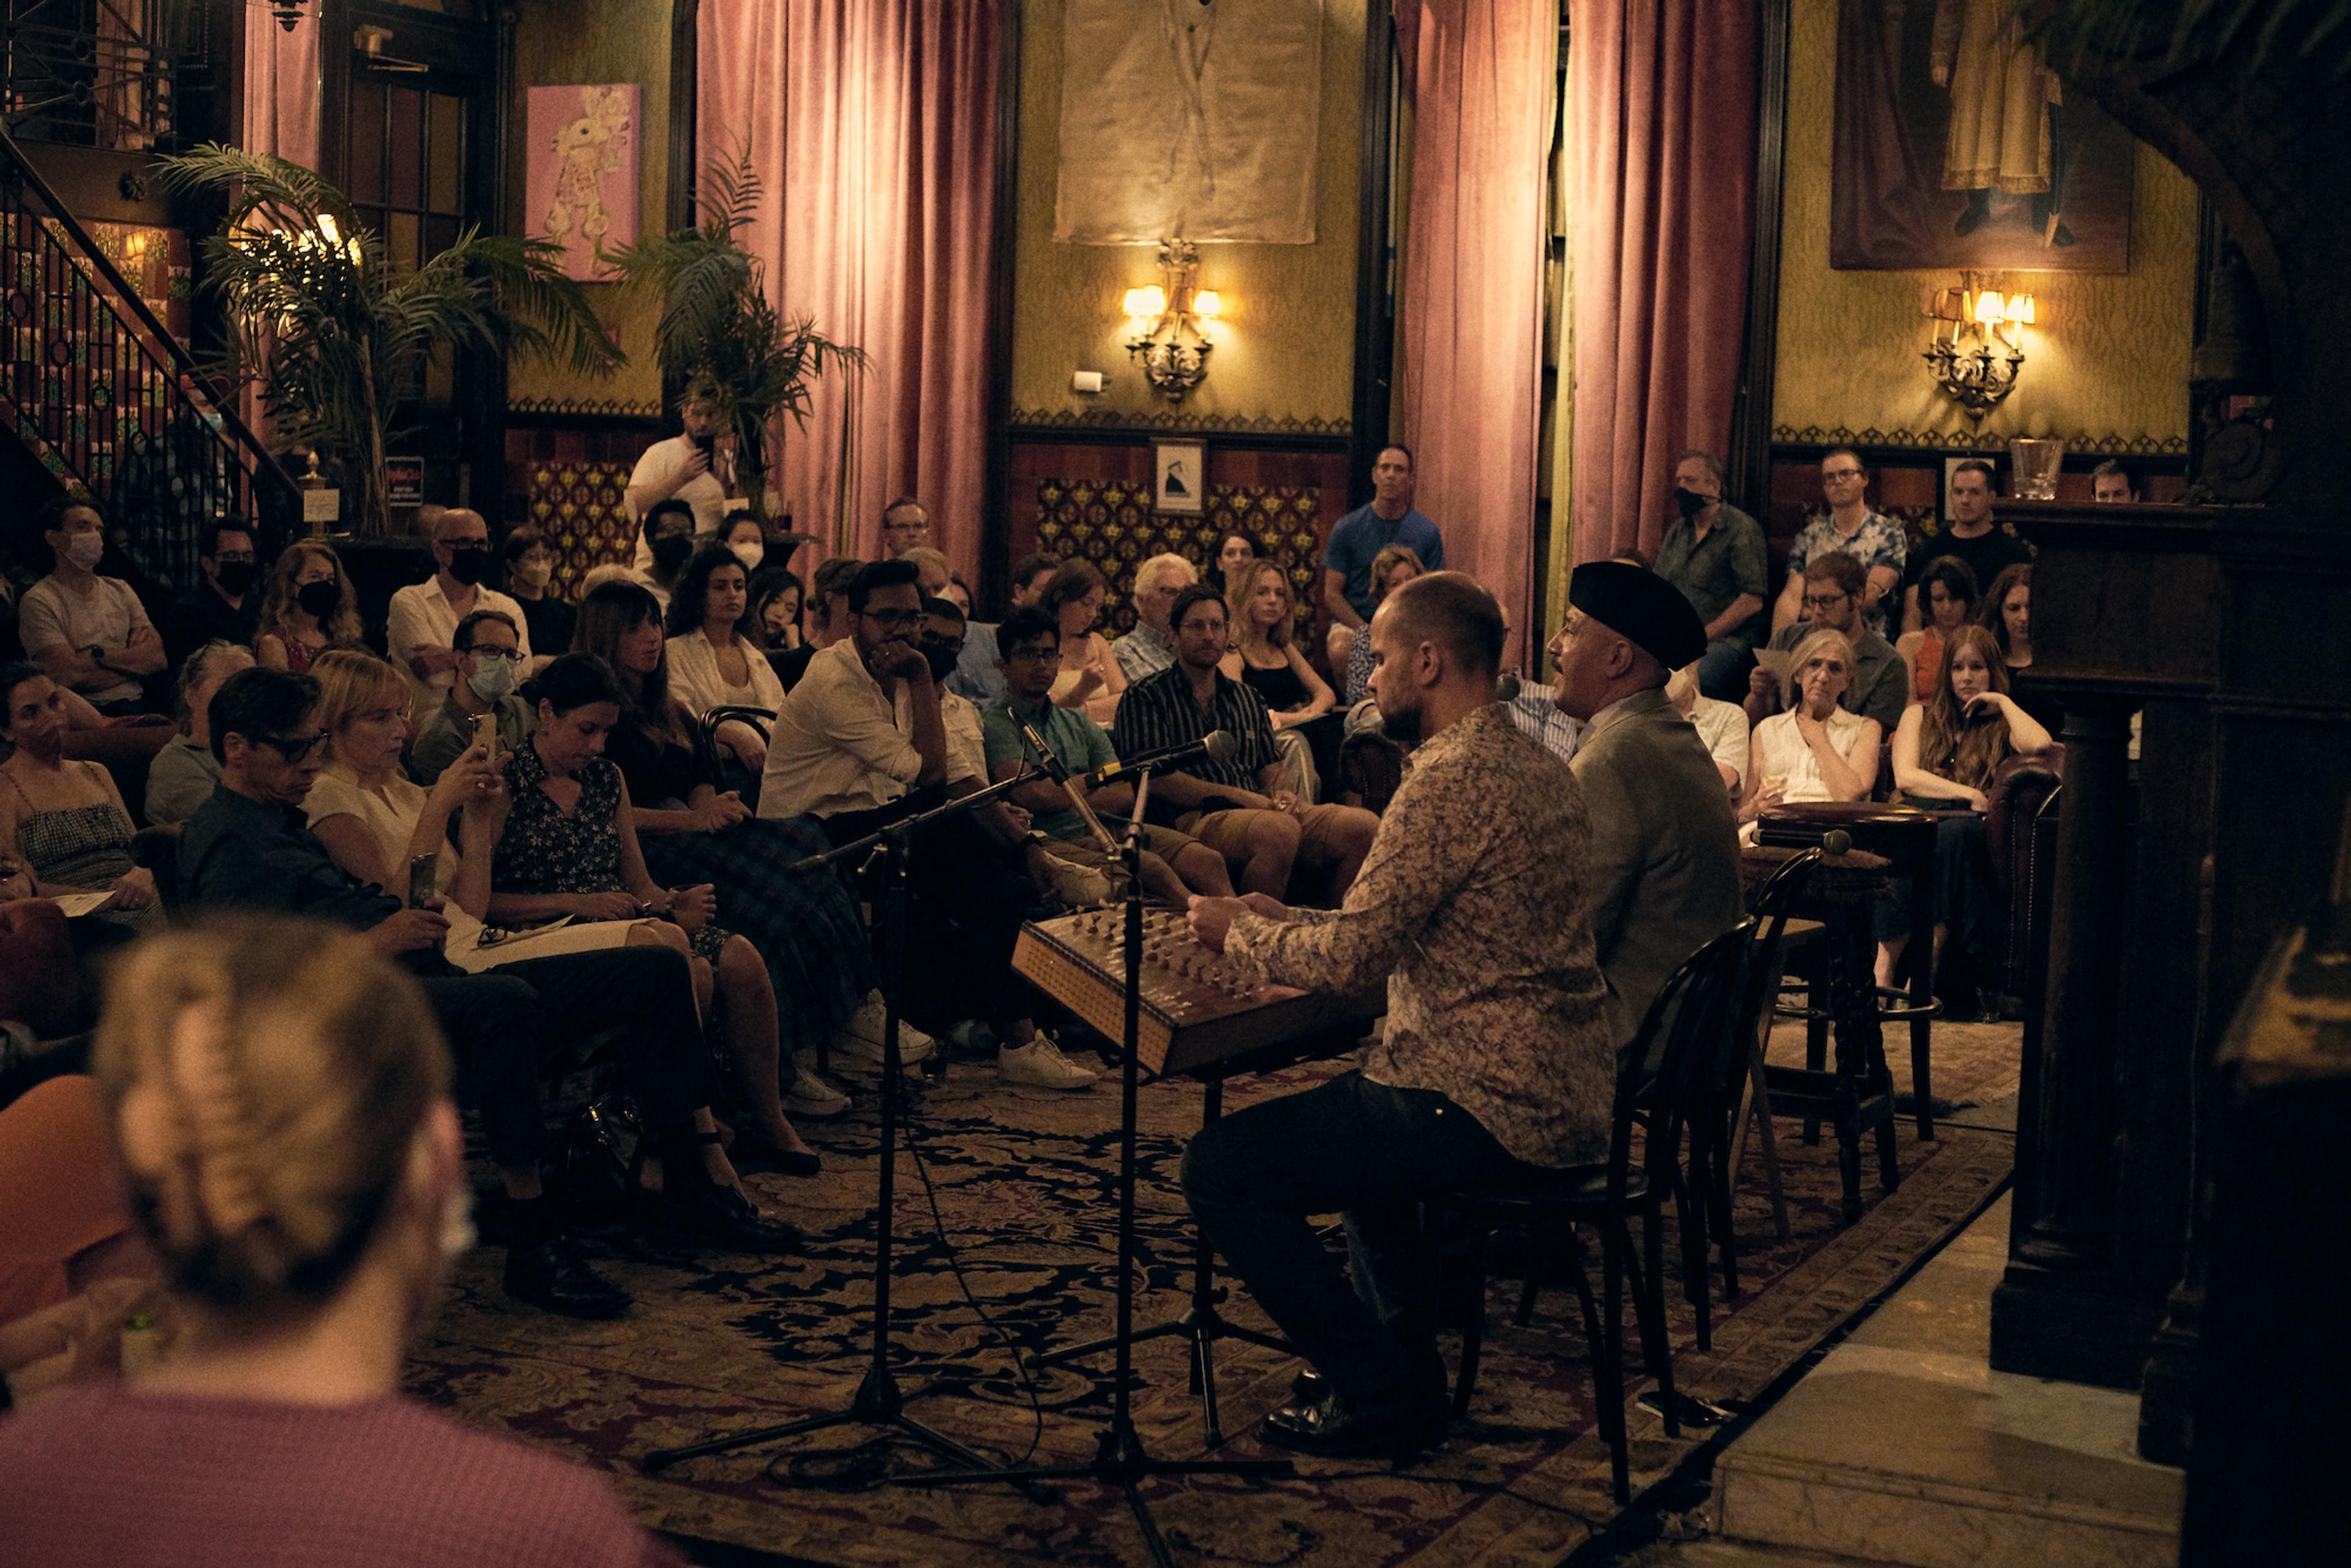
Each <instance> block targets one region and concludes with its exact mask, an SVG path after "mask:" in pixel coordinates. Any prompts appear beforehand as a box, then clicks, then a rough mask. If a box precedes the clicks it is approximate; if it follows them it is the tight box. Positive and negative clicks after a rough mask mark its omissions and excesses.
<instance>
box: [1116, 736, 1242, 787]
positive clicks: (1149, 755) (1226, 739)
mask: <svg viewBox="0 0 2351 1568" xmlns="http://www.w3.org/2000/svg"><path fill="white" fill-rule="evenodd" d="M1240 754H1241V743H1240V742H1239V741H1238V740H1236V739H1234V738H1233V736H1232V732H1231V731H1229V730H1222V729H1212V730H1210V731H1209V732H1208V733H1207V734H1206V735H1204V736H1202V737H1200V738H1199V739H1197V740H1187V741H1185V742H1183V743H1182V744H1181V745H1177V746H1163V747H1160V748H1159V749H1158V750H1156V751H1146V752H1144V754H1143V755H1142V756H1140V757H1137V758H1130V759H1129V760H1127V761H1124V762H1113V763H1111V764H1109V765H1107V766H1106V767H1102V768H1095V769H1094V770H1093V771H1092V773H1089V774H1087V775H1086V776H1085V785H1086V788H1087V789H1101V788H1102V786H1103V785H1105V784H1108V783H1110V782H1111V781H1112V780H1113V779H1123V778H1125V777H1126V776H1127V775H1128V774H1130V773H1140V772H1142V771H1143V770H1144V768H1165V767H1169V766H1171V765H1173V764H1175V763H1178V762H1189V761H1191V760H1192V759H1193V758H1196V757H1207V758H1214V759H1215V760H1217V761H1218V762H1230V761H1231V760H1233V758H1237V757H1238V756H1239V755H1240Z"/></svg>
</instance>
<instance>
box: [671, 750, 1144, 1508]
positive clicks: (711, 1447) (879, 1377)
mask: <svg viewBox="0 0 2351 1568" xmlns="http://www.w3.org/2000/svg"><path fill="white" fill-rule="evenodd" d="M1039 777H1040V775H1038V774H1036V773H1032V772H1030V771H1029V770H1028V769H1027V768H1023V769H1021V770H1020V771H1019V772H1018V773H1016V774H1014V775H1013V776H1012V777H1011V778H1009V779H1005V780H1003V781H1002V782H1001V783H998V784H991V785H989V786H988V787H987V789H980V790H977V791H976V792H974V793H972V794H969V795H965V796H962V797H960V798H958V799H956V800H949V801H947V802H946V804H945V805H942V806H935V807H933V808H932V809H931V810H926V811H919V812H916V813H915V814H914V815H913V816H910V817H906V818H904V819H902V820H901V821H895V822H893V823H891V824H890V825H889V826H888V827H885V828H883V829H880V830H879V831H875V832H871V833H868V834H866V835H865V836H864V837H863V838H862V839H852V841H849V842H848V843H845V844H842V845H841V846H839V847H838V848H836V849H833V850H831V851H828V852H826V853H824V854H820V855H811V856H810V857H809V858H808V859H806V860H803V861H798V862H793V866H792V869H793V870H794V871H796V872H810V871H814V870H817V869H819V868H830V867H832V866H835V865H838V864H841V863H842V862H847V861H852V860H855V859H857V858H859V857H860V856H863V855H866V854H867V853H868V852H872V853H873V854H874V855H876V856H878V858H879V859H880V861H881V862H882V901H881V902H882V932H883V943H882V946H883V953H882V985H883V989H882V1000H883V1028H882V1151H881V1152H882V1175H881V1193H880V1196H879V1198H878V1203H879V1208H880V1213H879V1216H878V1219H877V1223H876V1232H875V1237H874V1247H873V1350H872V1359H871V1360H870V1361H869V1362H868V1364H867V1365H866V1368H865V1376H864V1379H863V1381H862V1382H860V1383H859V1384H858V1385H857V1393H856V1395H855V1396H854V1397H852V1399H851V1400H850V1402H849V1407H848V1408H847V1409H845V1410H836V1411H834V1412H832V1413H831V1415H826V1416H805V1417H802V1418H800V1419H798V1420H793V1421H786V1422H782V1423H780V1424H778V1425H776V1426H771V1427H755V1428H753V1429H751V1430H749V1431H746V1432H723V1433H720V1434H718V1435H717V1436H716V1437H705V1438H703V1439H702V1440H701V1441H699V1442H695V1443H688V1444H686V1445H684V1447H682V1448H655V1449H653V1450H652V1451H651V1452H649V1453H647V1454H646V1455H645V1457H644V1458H643V1461H642V1462H641V1463H642V1468H643V1471H644V1473H645V1474H646V1475H649V1476H650V1475H658V1474H660V1473H661V1472H662V1471H663V1470H665V1469H669V1467H670V1466H672V1465H674V1464H676V1463H678V1462H679V1461H681V1460H684V1459H692V1458H700V1457H701V1456H703V1455H705V1454H725V1453H731V1452H733V1451H734V1450H736V1449H737V1448H754V1447H757V1446H758V1445H760V1444H763V1443H771V1442H776V1441H779V1440H780V1439H783V1438H786V1437H798V1436H799V1435H800V1434H801V1433H804V1432H822V1431H826V1430H828V1429H830V1428H831V1427H845V1426H849V1425H851V1424H852V1423H863V1424H866V1425H871V1426H876V1427H889V1428H891V1429H892V1430H894V1431H897V1432H900V1433H903V1434H904V1435H905V1436H906V1437H912V1438H914V1440H915V1441H916V1442H918V1443H921V1444H923V1445H924V1446H925V1447H926V1448H930V1449H932V1450H933V1451H934V1452H935V1453H940V1454H944V1455H946V1457H947V1458H950V1459H953V1460H955V1461H956V1462H957V1463H959V1464H961V1465H964V1466H967V1467H968V1468H969V1469H970V1470H971V1471H973V1472H975V1473H977V1474H978V1475H983V1476H986V1477H988V1478H989V1479H994V1478H996V1477H998V1476H1006V1475H1009V1474H1010V1472H1009V1471H1005V1470H1000V1469H995V1468H994V1467H992V1466H991V1465H989V1463H988V1462H987V1460H986V1459H985V1458H981V1457H980V1456H979V1455H977V1454H976V1453H974V1452H973V1451H972V1450H971V1449H969V1448H965V1447H964V1446H963V1445H962V1444H960V1443H958V1442H956V1440H955V1439H954V1438H952V1437H946V1435H944V1434H942V1433H939V1432H935V1431H933V1430H932V1429H931V1428H930V1427H925V1426H924V1425H923V1424H922V1423H921V1422H919V1421H917V1420H915V1419H914V1417H913V1416H908V1415H907V1414H906V1413H905V1406H906V1396H904V1394H902V1393H901V1392H900V1391H899V1388H898V1380H897V1378H896V1377H895V1376H894V1375H892V1373H891V1371H890V1249H891V1219H892V1210H893V1204H894V1201H895V1197H896V1188H895V1185H894V1177H895V1167H896V1166H897V1163H898V1162H897V1152H898V1146H897V1136H898V1117H899V1114H900V1106H899V1096H900V1095H901V1094H903V1093H904V1086H903V1085H902V1084H901V1082H899V1078H900V1072H899V1066H900V1063H899V1057H898V994H899V985H900V982H901V980H902V979H903V977H904V974H905V962H906V923H907V908H906V861H907V857H908V855H909V853H910V852H911V851H912V849H913V840H914V834H915V833H916V832H917V831H920V830H921V829H923V828H924V827H926V826H927V825H929V824H930V823H932V822H935V821H943V820H945V819H946V818H948V817H952V816H956V815H957V814H960V813H963V812H967V811H973V810H978V809H979V808H980V807H982V806H986V805H991V804H993V803H994V802H996V801H997V800H1001V799H1003V798H1004V797H1005V796H1006V795H1008V794H1010V793H1011V792H1012V791H1013V790H1015V789H1019V787H1020V786H1021V785H1023V784H1028V783H1031V782H1034V781H1035V779H1037V778H1039ZM1138 929H1139V928H1138ZM1131 1076H1132V1074H1130V1077H1131ZM1130 1098H1131V1095H1130ZM1132 1124H1133V1118H1132V1116H1130V1117H1129V1126H1130V1129H1131V1128H1132ZM1131 1136H1132V1134H1131V1132H1130V1138H1131ZM935 1386H936V1385H925V1387H923V1388H920V1389H918V1390H916V1391H915V1397H917V1398H919V1397H921V1396H923V1395H925V1394H928V1393H930V1392H931V1391H932V1389H933V1388H934V1387H935ZM1023 1490H1027V1491H1028V1492H1029V1495H1030V1496H1032V1497H1036V1498H1038V1499H1039V1500H1040V1501H1050V1493H1047V1492H1045V1490H1044V1489H1043V1488H1042V1487H1040V1486H1038V1485H1036V1484H1035V1483H1033V1482H1030V1483H1028V1484H1027V1485H1025V1486H1024V1488H1023Z"/></svg>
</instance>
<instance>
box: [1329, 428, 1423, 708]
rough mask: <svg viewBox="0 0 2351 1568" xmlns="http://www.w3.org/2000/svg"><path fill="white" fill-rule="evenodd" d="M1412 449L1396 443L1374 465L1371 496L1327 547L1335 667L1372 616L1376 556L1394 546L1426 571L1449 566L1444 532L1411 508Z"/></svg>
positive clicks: (1348, 517)
mask: <svg viewBox="0 0 2351 1568" xmlns="http://www.w3.org/2000/svg"><path fill="white" fill-rule="evenodd" d="M1414 468H1415V465H1414V463H1413V457H1412V448H1411V447H1409V446H1405V445H1404V444H1401V443H1391V444H1388V445H1386V446H1383V447H1381V448H1380V455H1379V458H1378V460H1377V461H1375V462H1374V463H1373V465H1372V498H1371V499H1370V500H1369V501H1367V502H1365V503H1364V505H1363V506H1360V507H1356V508H1355V509H1354V510H1353V511H1352V512H1349V513H1348V514H1347V515H1346V516H1345V517H1341V518H1340V519H1339V521H1338V523H1337V524H1336V526H1334V527H1333V528H1332V529H1331V543H1330V546H1329V548H1327V549H1324V550H1323V552H1322V602H1323V604H1324V606H1325V607H1326V608H1328V609H1329V610H1330V612H1331V643H1330V648H1331V667H1332V669H1334V670H1343V669H1345V668H1346V667H1347V655H1348V654H1349V653H1352V652H1353V650H1354V646H1355V635H1356V633H1357V632H1361V631H1362V630H1363V629H1364V626H1365V625H1366V624H1367V623H1368V622H1370V621H1371V618H1372V610H1373V607H1374V604H1375V603H1376V602H1377V601H1376V600H1374V597H1373V595H1372V558H1373V557H1374V556H1376V555H1378V554H1379V553H1380V551H1382V550H1384V549H1387V547H1388V546H1390V545H1403V546H1404V547H1405V549H1409V550H1411V551H1412V552H1413V553H1414V554H1415V555H1417V556H1418V557H1420V569H1421V570H1423V571H1425V572H1426V571H1443V570H1445V536H1444V535H1442V534H1440V533H1438V532H1437V525H1436V524H1435V523H1433V522H1430V521H1429V520H1428V519H1427V518H1426V517H1423V516H1421V514H1419V513H1418V512H1416V511H1414V510H1413V509H1412V486H1413V479H1414Z"/></svg>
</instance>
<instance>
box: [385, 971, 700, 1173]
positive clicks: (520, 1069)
mask: <svg viewBox="0 0 2351 1568" xmlns="http://www.w3.org/2000/svg"><path fill="white" fill-rule="evenodd" d="M423 986H424V995H425V998H426V1000H428V1001H429V1002H431V1003H432V1005H433V1012H434V1017H435V1018H437V1019H440V1021H441V1030H442V1032H443V1033H444V1034H446V1035H447V1036H448V1037H449V1045H450V1050H451V1051H453V1052H454V1053H455V1056H456V1059H457V1068H458V1071H459V1073H460V1074H461V1075H462V1082H464V1084H465V1096H466V1098H467V1099H469V1100H470V1101H471V1102H472V1103H474V1105H475V1108H476V1109H477V1110H479V1111H480V1113H481V1117H482V1136H483V1140H484V1142H485V1143H486V1144H487V1145H488V1146H489V1155H490V1158H491V1159H493V1160H495V1161H496V1162H497V1163H498V1164H499V1165H501V1166H528V1165H533V1164H536V1163H537V1162H538V1158H539V1156H540V1155H541V1154H542V1153H543V1152H544V1150H545V1147H546V1144H547V1112H546V1108H545V1105H544V1103H543V1097H542V1094H541V1092H540V1087H539V1072H540V1069H541V1068H542V1066H543V1065H544V1064H545V1062H546V1061H547V1060H548V1058H549V1056H550V1055H551V1054H552V1053H553V1052H554V1051H557V1050H559V1049H560V1048H561V1047H563V1046H565V1045H567V1044H569V1043H570V1042H572V1041H574V1040H580V1039H581V1038H583V1037H585V1036H588V1035H592V1034H598V1033H601V1032H602V1031H604V1030H611V1029H618V1030H622V1031H624V1032H623V1033H622V1037H621V1040H620V1045H619V1051H618V1054H619V1057H620V1063H621V1077H622V1082H623V1083H624V1084H626V1085H627V1087H628V1090H629V1092H630V1093H631V1094H632V1095H633V1096H634V1097H635V1098H636V1101H637V1103H638V1105H639V1107H640V1108H641V1109H642V1110H643V1113H644V1118H645V1125H646V1126H648V1127H653V1128H664V1127H673V1126H675V1125H676V1124H680V1123H683V1122H685V1121H687V1120H689V1119H690V1118H691V1117H692V1116H693V1115H694V1113H695V1112H696V1111H698V1110H700V1109H702V1108H703V1107H704V1106H705V1105H707V1104H709V1103H710V1102H711V1101H712V1099H713V1098H714V1097H716V1093H717V1090H718V1084H717V1081H716V1077H715V1076H714V1075H713V1073H712V1071H711V1068H710V1055H709V1052H708V1051H705V1049H704V1048H703V1043H702V1026H701V1024H700V1023H699V1022H698V1021H697V1019H695V1009H694V976H693V971H692V970H691V969H689V968H688V967H687V966H686V961H685V956H684V954H682V953H678V952H674V951H673V950H672V949H670V948H667V947H610V948H606V949H604V950H603V951H601V952H596V953H566V954H561V955H559V956H555V957H552V958H528V959H525V960H523V961H522V962H520V963H517V964H508V965H506V966H504V967H500V968H496V969H492V970H490V971H489V972H488V973H486V974H481V975H463V976H455V977H444V978H435V979H427V980H425V981H424V982H423Z"/></svg>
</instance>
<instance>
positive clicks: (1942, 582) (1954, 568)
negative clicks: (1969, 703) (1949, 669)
mask: <svg viewBox="0 0 2351 1568" xmlns="http://www.w3.org/2000/svg"><path fill="white" fill-rule="evenodd" d="M1979 583H1980V579H1979V578H1978V577H1977V576H1976V574H1975V570H1974V569H1973V568H1972V567H1970V566H1969V565H1968V563H1967V562H1966V561H1963V560H1961V559H1959V557H1957V556H1955V555H1938V556H1937V557H1935V558H1934V559H1932V560H1929V561H1928V562H1927V564H1926V566H1925V567H1924V568H1923V569H1921V570H1920V571H1919V573H1918V580H1917V584H1916V585H1915V591H1916V592H1917V593H1918V594H1920V595H1923V596H1924V597H1925V599H1926V601H1927V623H1926V624H1925V625H1924V626H1923V627H1918V626H1914V627H1912V628H1911V629H1910V630H1909V631H1907V632H1904V633H1903V634H1902V636H1901V638H1900V640H1899V641H1897V642H1896V643H1895V644H1894V650H1895V652H1896V653H1899V654H1900V655H1901V656H1902V662H1903V663H1904V664H1906V665H1907V666H1908V667H1909V670H1910V701H1911V702H1912V703H1913V704H1914V705H1915V704H1917V703H1922V702H1925V701H1926V700H1927V699H1928V697H1929V696H1931V695H1934V690H1935V674H1936V672H1937V671H1938V670H1940V669H1941V668H1942V667H1943V644H1944V643H1947V642H1949V640H1950V635H1951V633H1952V632H1955V631H1957V630H1958V629H1959V628H1960V627H1961V626H1965V625H1967V624H1969V623H1970V622H1972V621H1974V620H1975V618H1976V605H1977V603H1978V602H1979V600H1980V594H1979V593H1978V591H1977V590H1978V585H1979Z"/></svg>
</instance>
